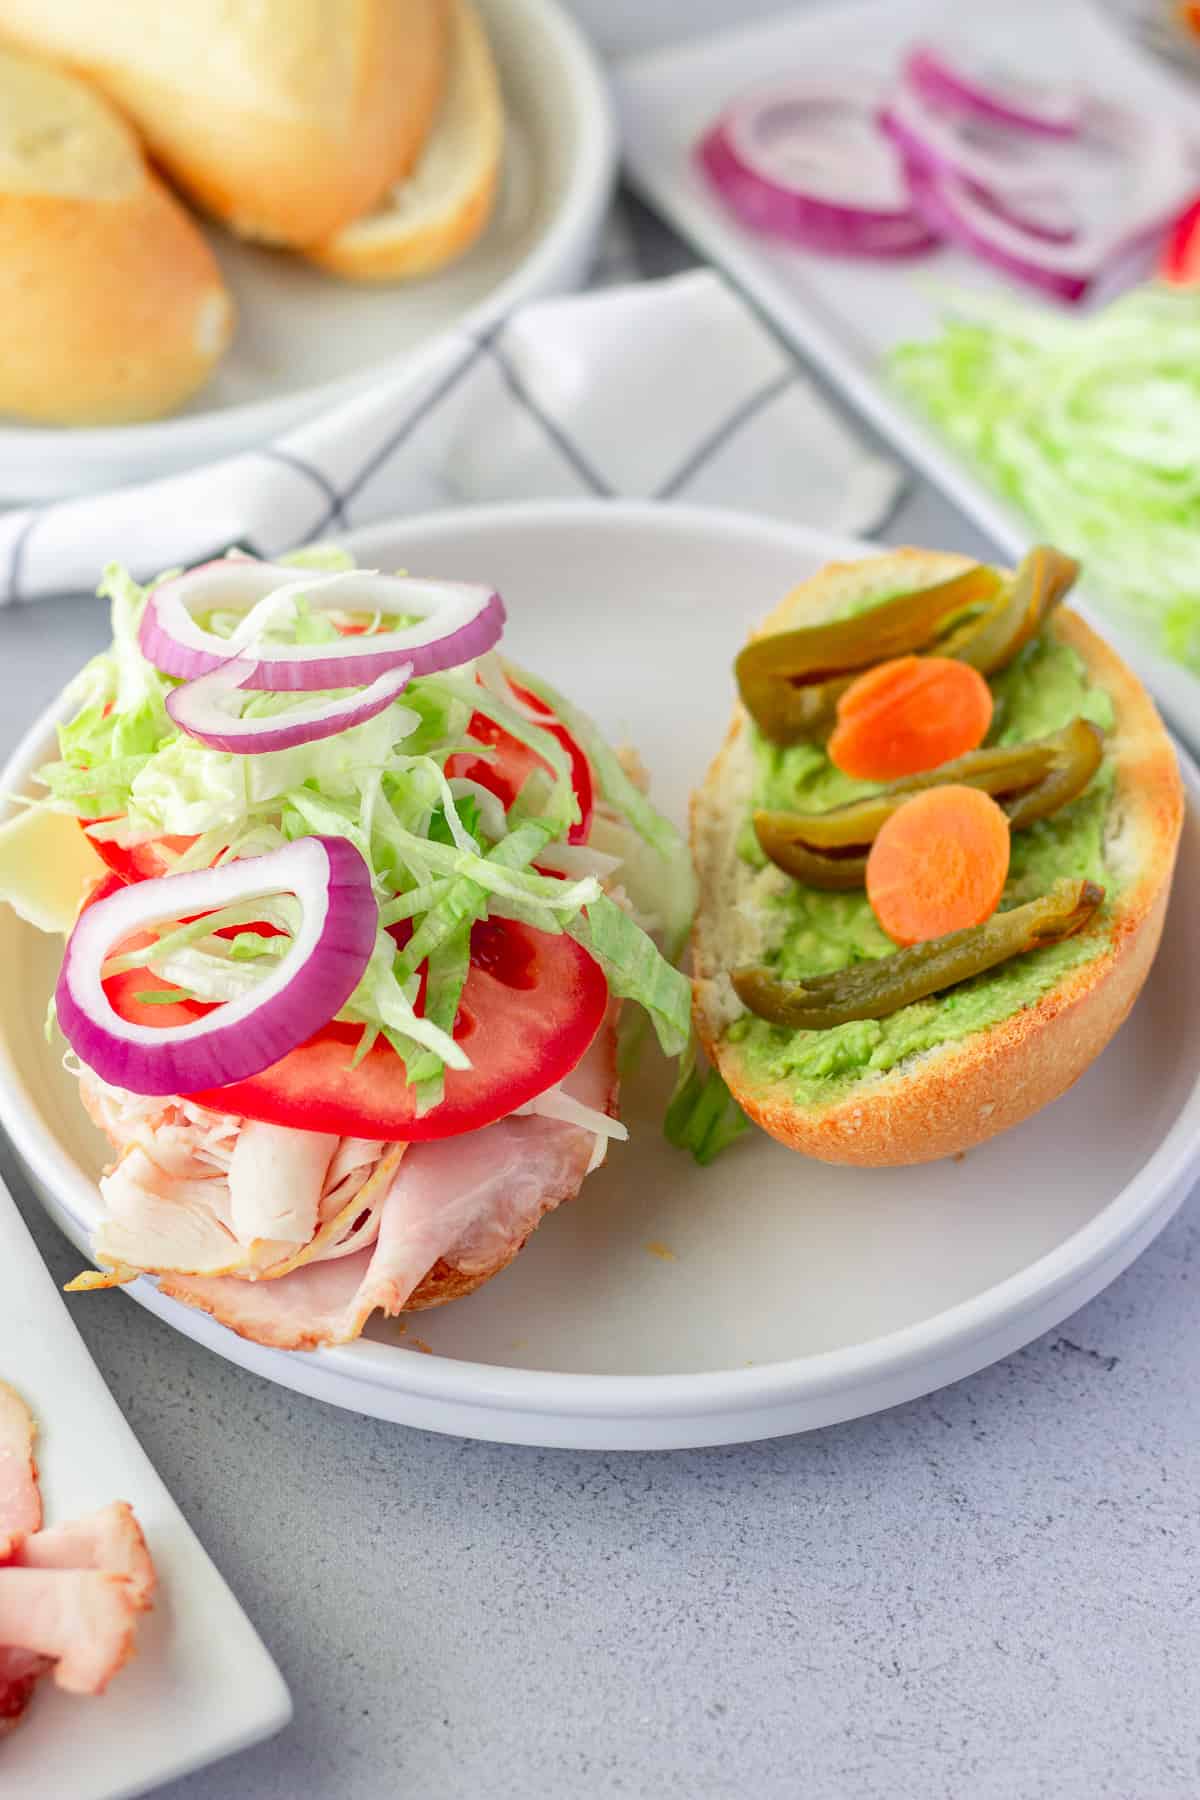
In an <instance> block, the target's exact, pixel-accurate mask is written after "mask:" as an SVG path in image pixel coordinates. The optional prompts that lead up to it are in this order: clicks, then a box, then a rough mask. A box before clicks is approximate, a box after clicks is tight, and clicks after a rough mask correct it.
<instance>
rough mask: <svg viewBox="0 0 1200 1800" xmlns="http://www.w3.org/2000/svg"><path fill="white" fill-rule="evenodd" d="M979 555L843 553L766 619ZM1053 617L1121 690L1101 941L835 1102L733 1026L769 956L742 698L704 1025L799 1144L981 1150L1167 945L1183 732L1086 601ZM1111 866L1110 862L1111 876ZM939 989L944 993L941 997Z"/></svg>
mask: <svg viewBox="0 0 1200 1800" xmlns="http://www.w3.org/2000/svg"><path fill="white" fill-rule="evenodd" d="M967 566H969V565H968V559H967V558H965V557H961V556H951V555H940V554H935V553H932V552H927V551H915V550H899V551H895V552H893V553H891V554H889V555H887V556H884V557H880V558H872V559H871V560H870V561H864V562H862V563H833V564H830V565H829V566H828V567H827V568H825V569H823V570H822V571H821V572H820V573H819V574H818V575H817V576H815V577H814V579H813V580H812V581H809V582H806V583H804V584H803V586H801V587H800V588H797V589H796V590H795V591H794V593H792V594H790V595H789V596H788V597H787V599H786V600H785V601H784V602H783V604H782V605H781V606H780V607H778V608H777V609H776V610H775V612H774V613H772V614H771V615H770V617H769V618H768V619H767V620H766V621H765V623H764V625H763V628H762V629H763V631H764V632H772V631H781V630H786V629H788V628H789V627H792V626H796V625H799V624H802V623H804V622H806V621H809V620H813V619H817V618H822V617H836V616H838V614H839V613H840V612H841V611H843V610H845V607H846V604H847V603H848V602H850V603H853V601H854V600H855V599H856V598H857V597H859V596H861V595H863V594H864V593H867V592H871V593H878V594H880V595H881V596H882V595H884V594H888V593H899V592H904V591H905V590H908V589H915V588H919V587H924V586H927V585H931V584H932V583H934V582H938V581H943V580H946V579H948V578H949V577H950V576H952V575H954V574H956V573H958V572H959V571H960V570H962V569H963V568H965V567H967ZM1046 629H1047V630H1048V631H1050V632H1052V633H1054V634H1056V635H1057V637H1058V638H1059V639H1061V640H1062V641H1063V642H1065V643H1066V644H1068V645H1069V646H1070V647H1071V648H1072V649H1074V650H1075V651H1076V652H1077V653H1078V655H1079V656H1080V658H1081V659H1082V660H1083V662H1084V664H1085V666H1086V668H1087V670H1088V672H1089V675H1090V678H1091V679H1092V681H1094V682H1095V683H1096V684H1097V685H1098V686H1100V687H1102V688H1104V689H1105V690H1106V691H1107V693H1108V695H1109V696H1110V698H1111V701H1112V704H1113V709H1114V715H1115V723H1114V727H1113V730H1112V731H1111V733H1110V734H1109V739H1108V745H1107V753H1108V755H1109V756H1110V757H1111V759H1112V766H1113V775H1114V780H1113V789H1112V799H1111V802H1110V805H1109V811H1108V818H1107V822H1106V830H1105V839H1106V858H1107V861H1108V863H1109V864H1110V866H1112V867H1114V868H1118V869H1119V870H1120V872H1121V875H1122V878H1123V879H1122V885H1121V887H1120V891H1119V892H1118V893H1117V895H1116V898H1115V900H1114V901H1113V903H1112V904H1111V905H1106V906H1105V907H1104V908H1103V910H1102V912H1101V913H1100V914H1099V915H1097V918H1096V919H1095V920H1094V921H1093V923H1092V924H1091V925H1090V926H1089V927H1088V935H1090V936H1092V937H1093V939H1094V954H1093V955H1092V956H1091V957H1090V958H1089V960H1087V961H1086V962H1083V963H1082V964H1080V965H1079V966H1077V967H1074V968H1072V969H1070V970H1068V971H1067V972H1066V973H1065V974H1064V975H1063V976H1062V978H1061V979H1060V980H1059V982H1058V983H1057V985H1056V986H1054V987H1052V988H1051V989H1050V990H1049V991H1048V992H1046V993H1044V994H1042V995H1041V997H1040V998H1038V999H1037V1000H1036V1001H1035V1002H1034V1003H1032V1004H1029V1005H1027V1006H1025V1007H1023V1008H1022V1009H1021V1010H1019V1011H1016V1012H1014V1013H1012V1014H1011V1015H1010V1016H1009V1017H1007V1018H1004V1019H1002V1020H1001V1021H1000V1022H999V1023H997V1024H994V1025H991V1026H989V1027H988V1028H986V1029H983V1030H979V1031H976V1032H974V1033H972V1034H971V1035H969V1036H966V1037H962V1038H959V1039H957V1040H956V1041H953V1042H948V1043H945V1044H942V1045H940V1046H938V1047H937V1048H935V1049H933V1050H929V1051H925V1052H923V1053H922V1054H921V1055H919V1056H914V1057H912V1058H911V1059H910V1060H908V1061H907V1062H902V1063H900V1064H899V1065H898V1066H897V1067H895V1068H893V1069H891V1070H890V1071H888V1072H887V1073H885V1074H875V1075H866V1076H864V1077H863V1078H861V1079H858V1080H856V1081H854V1082H853V1083H852V1084H851V1085H849V1086H845V1087H842V1088H841V1089H840V1090H838V1091H836V1092H835V1093H834V1094H832V1095H831V1097H830V1099H829V1100H828V1102H827V1103H823V1104H819V1105H811V1104H800V1103H798V1102H797V1099H796V1098H795V1087H794V1084H791V1083H789V1082H787V1081H786V1080H779V1081H774V1082H770V1081H768V1082H764V1081H763V1080H762V1079H761V1078H760V1071H759V1070H757V1069H753V1068H751V1067H749V1066H748V1059H747V1057H746V1056H745V1054H744V1052H743V1051H742V1050H741V1049H740V1047H739V1045H738V1044H737V1043H736V1042H735V1041H731V1040H730V1038H729V1037H728V1036H727V1032H728V1028H729V1026H730V1024H731V1023H732V1021H733V1020H734V1018H735V1017H737V1016H738V1015H739V1014H740V1012H741V1011H742V1008H741V1003H740V1001H739V1000H738V998H737V996H736V994H735V993H734V991H733V988H732V985H731V983H730V980H729V972H730V970H731V969H733V968H735V967H737V966H738V965H739V964H741V963H744V962H746V961H751V960H756V959H757V956H758V955H759V954H760V953H761V950H762V948H763V946H762V943H761V942H760V941H756V937H757V932H758V926H759V915H758V914H757V911H756V907H755V902H754V899H753V892H752V890H753V882H754V878H755V873H756V871H755V870H754V869H753V868H751V867H750V866H749V865H748V864H747V863H745V862H744V861H743V860H742V859H741V858H740V857H739V855H738V838H739V834H740V833H741V831H742V829H743V826H744V824H745V821H746V819H747V817H748V814H749V811H750V808H751V792H752V778H753V756H752V748H751V732H750V729H749V719H748V715H747V714H746V713H745V711H744V710H743V709H742V708H741V707H740V706H739V707H738V708H737V710H736V712H735V714H734V718H733V722H732V724H731V726H730V729H729V733H728V736H727V737H726V740H725V744H724V746H723V748H722V749H721V751H720V754H719V755H718V756H717V759H716V761H715V762H714V763H713V765H712V768H711V769H710V770H709V773H708V776H707V778H706V780H705V783H704V786H703V788H702V789H701V790H700V792H699V793H698V794H697V795H696V796H695V798H694V801H693V808H692V848H693V854H694V857H695V860H696V867H697V874H698V876H699V881H700V894H701V900H700V911H699V914H698V917H697V923H696V929H695V934H694V939H693V959H694V963H693V966H694V983H693V1003H694V1016H695V1023H696V1027H697V1031H698V1034H699V1036H700V1038H701V1040H702V1042H703V1043H704V1046H705V1049H706V1051H707V1053H708V1055H709V1057H710V1059H711V1060H712V1062H713V1063H714V1064H715V1065H716V1066H717V1067H718V1068H719V1069H720V1071H721V1074H722V1076H723V1077H724V1079H725V1081H726V1083H727V1084H728V1086H729V1088H730V1090H731V1092H732V1093H733V1094H734V1096H735V1098H736V1099H737V1101H738V1102H739V1104H740V1105H741V1106H742V1108H743V1109H744V1110H745V1112H746V1113H747V1114H748V1115H749V1116H750V1117H751V1118H752V1119H754V1120H755V1121H756V1123H758V1124H759V1125H761V1126H762V1127H763V1129H764V1130H766V1131H768V1132H770V1133H771V1135H772V1136H773V1137H775V1138H778V1139H779V1141H780V1142H781V1143H784V1144H787V1145H788V1146H789V1147H790V1148H791V1149H794V1150H799V1151H801V1152H803V1153H804V1154H805V1155H808V1156H813V1157H818V1158H820V1159H821V1160H822V1161H825V1162H832V1163H857V1164H865V1165H883V1164H905V1163H920V1162H929V1161H933V1160H934V1159H936V1158H939V1157H944V1156H951V1155H954V1154H956V1153H957V1152H959V1151H962V1150H966V1149H969V1148H970V1147H971V1146H973V1145H975V1144H979V1143H981V1142H983V1141H984V1140H985V1139H987V1138H990V1137H993V1136H994V1135H995V1134H996V1133H997V1132H1000V1131H1003V1130H1005V1129H1007V1127H1008V1126H1010V1125H1016V1124H1019V1123H1020V1122H1021V1120H1023V1119H1026V1118H1028V1117H1029V1116H1030V1115H1031V1114H1032V1113H1034V1112H1036V1111H1037V1110H1038V1109H1039V1108H1040V1107H1042V1106H1045V1105H1046V1104H1047V1103H1048V1102H1049V1101H1051V1100H1054V1099H1057V1097H1058V1096H1059V1095H1060V1094H1062V1093H1064V1092H1065V1091H1066V1089H1067V1088H1069V1087H1070V1086H1071V1084H1072V1083H1073V1082H1074V1081H1076V1080H1077V1079H1078V1078H1079V1076H1080V1075H1082V1074H1083V1072H1084V1070H1085V1069H1087V1068H1088V1067H1089V1065H1090V1064H1091V1063H1092V1062H1093V1061H1094V1060H1095V1058H1096V1057H1097V1056H1098V1055H1099V1054H1100V1052H1101V1051H1102V1050H1103V1049H1104V1047H1105V1045H1106V1044H1107V1043H1108V1042H1109V1040H1110V1038H1111V1037H1112V1036H1113V1034H1114V1033H1115V1032H1116V1030H1117V1028H1118V1027H1119V1026H1120V1025H1121V1023H1122V1021H1123V1020H1124V1019H1125V1017H1126V1015H1127V1014H1128V1012H1129V1010H1130V1008H1131V1007H1132V1005H1133V1003H1134V1001H1135V999H1136V998H1137V996H1138V993H1139V992H1140V990H1141V987H1142V984H1143V982H1144V981H1145V979H1146V975H1147V973H1148V972H1149V969H1150V965H1151V963H1152V961H1153V959H1154V953H1155V951H1156V949H1157V948H1158V942H1159V937H1160V935H1161V932H1162V925H1163V918H1164V916H1165V913H1166V906H1167V900H1168V897H1169V894H1170V887H1171V877H1172V873H1173V870H1174V865H1175V854H1176V849H1177V846H1178V842H1179V834H1180V829H1181V825H1182V817H1183V790H1182V783H1181V781H1180V776H1179V769H1178V765H1177V762H1176V758H1175V753H1174V750H1173V748H1172V746H1171V742H1170V739H1169V738H1168V736H1167V734H1166V731H1165V730H1164V729H1163V726H1162V723H1161V721H1160V719H1159V717H1158V714H1157V712H1156V711H1155V708H1154V706H1153V703H1152V702H1151V700H1150V698H1149V696H1148V695H1147V693H1146V692H1145V690H1144V688H1143V687H1142V685H1141V683H1140V682H1139V681H1138V679H1137V677H1136V676H1135V675H1134V674H1133V673H1132V672H1131V670H1129V669H1128V668H1127V667H1126V666H1125V664H1124V663H1123V662H1122V661H1121V660H1120V658H1119V657H1118V656H1117V655H1116V654H1115V653H1114V652H1113V651H1112V650H1111V649H1110V648H1109V646H1108V645H1107V644H1106V643H1104V641H1103V640H1102V639H1101V638H1099V637H1098V636H1097V635H1096V633H1095V632H1094V631H1092V630H1091V629H1090V627H1089V626H1087V625H1086V624H1085V623H1084V621H1083V620H1082V619H1081V618H1079V617H1078V615H1076V614H1074V613H1071V612H1069V611H1065V610H1060V611H1059V612H1058V613H1057V614H1055V615H1054V618H1053V620H1052V621H1051V623H1050V624H1049V625H1048V626H1047V627H1046ZM1101 879H1102V877H1101ZM933 1003H934V1004H936V997H935V1000H934V1002H933Z"/></svg>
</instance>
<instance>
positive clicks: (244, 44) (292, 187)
mask: <svg viewBox="0 0 1200 1800" xmlns="http://www.w3.org/2000/svg"><path fill="white" fill-rule="evenodd" d="M446 18H447V0H252V3H251V0H246V3H245V4H236V5H231V4H230V3H229V0H0V35H2V36H4V37H7V38H9V39H11V40H13V41H14V42H17V43H20V44H22V45H24V46H25V47H26V48H27V49H30V50H33V51H34V52H36V53H39V54H43V55H47V56H51V57H54V58H56V59H58V60H61V61H63V62H65V63H69V64H70V65H71V67H72V68H74V69H75V70H76V71H77V72H78V73H79V74H82V75H86V76H87V77H88V79H89V80H91V81H94V82H95V83H96V85H97V86H98V87H100V88H101V89H102V90H103V91H104V92H105V93H106V94H107V95H108V96H109V98H110V99H112V100H114V101H115V102H116V103H117V105H118V106H119V107H120V108H121V110H122V112H123V113H124V114H125V116H126V117H127V118H128V119H129V120H130V122H131V123H132V124H133V125H134V126H135V127H136V129H137V130H138V131H139V132H140V133H141V135H142V136H143V138H144V139H145V141H146V144H147V146H148V148H149V150H150V152H151V154H152V155H153V157H154V158H155V160H156V161H157V162H159V163H160V164H161V165H162V167H163V168H164V169H165V170H166V172H167V173H168V174H169V175H170V177H171V178H172V180H173V181H175V182H177V183H178V184H179V186H180V187H181V188H184V189H185V190H186V191H187V192H188V193H190V194H191V195H192V196H193V197H194V198H195V199H196V200H197V201H199V203H200V204H201V205H202V206H204V207H206V208H207V209H208V211H210V212H212V213H214V214H215V215H216V216H217V217H218V218H219V219H222V220H224V221H225V223H226V224H228V225H230V226H231V227H232V228H233V230H234V231H236V232H238V233H240V234H241V235H242V236H243V237H249V238H257V239H261V240H263V241H264V242H267V243H272V244H293V245H303V244H310V243H315V242H317V241H318V240H319V239H321V238H324V237H327V236H328V235H329V234H330V233H331V232H334V231H337V230H338V229H339V228H340V227H341V226H343V225H345V224H348V223H349V221H350V220H351V219H355V218H358V216H359V215H360V214H361V213H364V212H367V211H369V210H370V208H371V207H373V206H374V205H375V204H376V202H377V201H378V200H379V199H380V197H381V196H382V195H383V194H384V193H385V192H386V190H387V189H388V188H389V187H391V186H392V184H393V183H394V182H397V181H399V180H401V179H402V178H403V177H404V176H405V175H406V174H407V173H408V171H409V169H411V168H412V166H413V164H414V162H415V161H416V159H417V156H418V155H419V153H420V150H421V146H422V144H423V143H424V141H425V137H426V134H427V132H428V130H429V127H430V123H431V121H432V119H433V115H434V113H435V111H436V109H437V105H438V102H439V100H440V98H441V92H442V84H443V81H444V78H445V58H446Z"/></svg>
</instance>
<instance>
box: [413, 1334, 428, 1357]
mask: <svg viewBox="0 0 1200 1800" xmlns="http://www.w3.org/2000/svg"><path fill="white" fill-rule="evenodd" d="M412 1347H413V1349H414V1350H419V1351H420V1352H421V1355H422V1356H432V1355H433V1345H432V1344H427V1343H426V1342H425V1339H424V1338H419V1337H415V1338H414V1339H413V1341H412Z"/></svg>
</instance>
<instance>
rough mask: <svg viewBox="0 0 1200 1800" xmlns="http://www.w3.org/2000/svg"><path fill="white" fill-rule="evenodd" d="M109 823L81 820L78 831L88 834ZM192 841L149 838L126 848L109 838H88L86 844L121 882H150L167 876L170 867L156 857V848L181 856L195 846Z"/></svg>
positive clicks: (171, 838) (167, 863) (191, 839)
mask: <svg viewBox="0 0 1200 1800" xmlns="http://www.w3.org/2000/svg"><path fill="white" fill-rule="evenodd" d="M107 823H108V820H107V819H104V820H100V819H80V821H79V824H80V828H81V829H82V830H84V831H86V830H87V828H88V826H89V825H99V824H107ZM195 841H196V840H195V838H194V837H160V838H151V839H149V840H148V841H147V842H146V843H144V844H131V845H130V846H129V847H128V848H125V847H124V846H122V845H121V844H117V843H114V842H113V840H112V838H94V837H89V838H88V843H89V844H90V845H91V846H92V849H93V850H94V851H95V852H96V855H97V856H98V857H100V859H101V861H102V862H106V863H107V864H108V866H109V868H110V869H111V870H112V871H113V873H114V874H116V875H119V876H120V877H121V880H122V881H152V880H153V879H154V878H155V876H157V875H169V874H170V872H171V865H170V863H169V862H168V861H166V860H165V859H164V858H163V857H161V856H160V855H159V854H158V849H159V845H160V844H161V845H162V847H163V848H164V849H166V850H174V851H177V852H179V853H182V852H183V851H184V850H190V849H191V847H192V845H193V844H194V843H195Z"/></svg>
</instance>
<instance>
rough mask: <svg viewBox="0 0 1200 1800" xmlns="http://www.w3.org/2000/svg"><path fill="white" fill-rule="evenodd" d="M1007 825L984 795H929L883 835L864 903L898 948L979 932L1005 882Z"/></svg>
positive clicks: (951, 790) (947, 791) (897, 815)
mask: <svg viewBox="0 0 1200 1800" xmlns="http://www.w3.org/2000/svg"><path fill="white" fill-rule="evenodd" d="M1009 848H1010V839H1009V829H1008V819H1007V818H1006V817H1005V814H1004V813H1003V811H1002V810H1001V808H1000V807H999V806H997V804H996V802H995V801H994V800H993V799H992V797H991V795H990V794H985V793H982V792H981V791H980V789H979V788H970V787H959V786H953V785H952V786H948V787H936V788H927V789H926V790H925V792H924V793H921V794H914V795H913V797H912V799H911V800H906V801H905V802H904V805H903V806H901V807H899V808H898V809H897V810H896V811H895V812H894V813H893V814H892V816H891V818H890V819H888V820H887V821H886V823H885V824H884V825H883V827H882V828H881V830H880V832H879V835H878V837H877V838H876V839H875V842H874V843H873V844H872V845H871V851H870V854H869V856H868V857H867V898H868V900H869V901H870V902H871V908H872V911H873V912H874V914H875V917H876V918H877V919H878V920H879V923H880V924H881V925H882V926H883V929H884V930H885V931H886V932H887V934H888V936H889V937H890V938H891V940H892V942H893V943H896V944H922V943H924V942H925V941H926V939H928V938H937V937H944V936H945V935H946V933H947V932H948V931H961V930H962V929H963V927H964V926H967V925H982V924H983V922H984V920H985V919H990V918H991V916H992V914H993V913H994V912H995V910H996V908H997V906H998V905H999V904H1000V896H1001V894H1002V893H1003V892H1004V883H1005V882H1006V881H1007V879H1008V857H1009Z"/></svg>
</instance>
